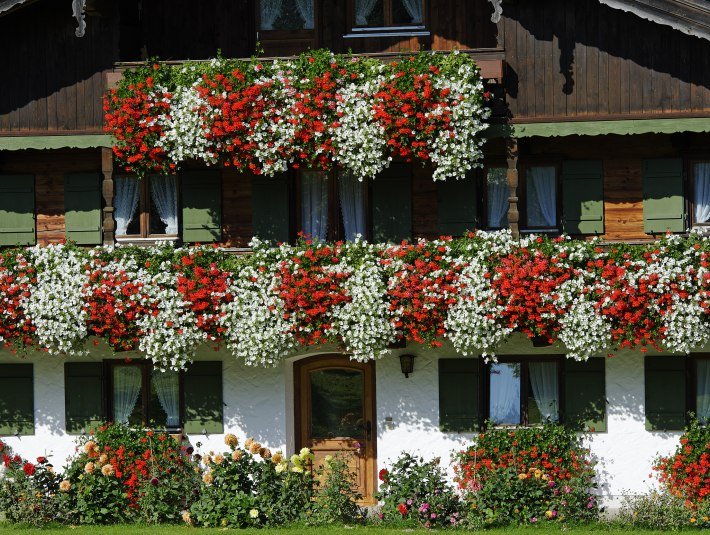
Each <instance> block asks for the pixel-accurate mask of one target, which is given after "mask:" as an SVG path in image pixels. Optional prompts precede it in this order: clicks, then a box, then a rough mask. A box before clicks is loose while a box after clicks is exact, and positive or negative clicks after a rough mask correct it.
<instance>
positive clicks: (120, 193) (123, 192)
mask: <svg viewBox="0 0 710 535" xmlns="http://www.w3.org/2000/svg"><path fill="white" fill-rule="evenodd" d="M114 183H115V185H116V195H115V197H114V200H113V204H114V209H113V216H114V218H115V219H116V236H125V235H126V232H127V231H128V225H129V224H130V222H131V219H132V218H133V214H134V213H135V211H136V208H137V207H138V198H139V193H140V190H139V187H138V186H139V185H140V184H139V182H138V179H137V178H136V177H128V176H126V177H123V176H119V177H116V180H115V181H114Z"/></svg>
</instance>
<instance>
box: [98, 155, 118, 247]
mask: <svg viewBox="0 0 710 535" xmlns="http://www.w3.org/2000/svg"><path fill="white" fill-rule="evenodd" d="M101 172H102V173H103V175H104V180H103V184H102V187H101V192H102V194H103V196H104V210H103V212H104V213H103V223H102V227H103V236H104V237H103V243H104V245H113V244H114V238H115V233H116V221H115V220H114V218H113V151H112V150H111V148H109V147H102V148H101Z"/></svg>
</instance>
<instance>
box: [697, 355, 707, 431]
mask: <svg viewBox="0 0 710 535" xmlns="http://www.w3.org/2000/svg"><path fill="white" fill-rule="evenodd" d="M695 392H696V394H695V411H696V413H697V414H696V416H697V418H698V420H700V421H701V422H708V421H710V360H707V359H701V360H698V361H697V378H696V383H695Z"/></svg>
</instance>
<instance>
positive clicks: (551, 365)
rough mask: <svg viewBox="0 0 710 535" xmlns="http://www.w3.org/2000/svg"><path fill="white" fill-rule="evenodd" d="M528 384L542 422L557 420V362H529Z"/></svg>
mask: <svg viewBox="0 0 710 535" xmlns="http://www.w3.org/2000/svg"><path fill="white" fill-rule="evenodd" d="M528 370H529V371H530V384H531V385H532V391H533V397H534V398H535V403H536V404H537V408H538V409H539V410H540V415H541V416H542V421H543V422H556V421H558V420H559V392H558V391H557V388H558V383H557V364H556V363H555V362H531V363H530V364H529V365H528Z"/></svg>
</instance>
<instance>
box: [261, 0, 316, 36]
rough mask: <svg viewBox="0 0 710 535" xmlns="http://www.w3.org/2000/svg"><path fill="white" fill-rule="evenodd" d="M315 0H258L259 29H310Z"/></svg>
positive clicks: (313, 24)
mask: <svg viewBox="0 0 710 535" xmlns="http://www.w3.org/2000/svg"><path fill="white" fill-rule="evenodd" d="M314 2H315V0H260V3H259V19H260V29H261V30H266V31H269V30H286V31H288V30H312V29H313V28H314V27H315V11H314Z"/></svg>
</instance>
